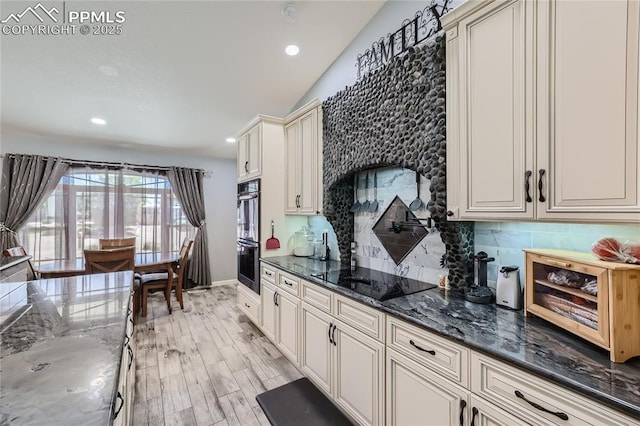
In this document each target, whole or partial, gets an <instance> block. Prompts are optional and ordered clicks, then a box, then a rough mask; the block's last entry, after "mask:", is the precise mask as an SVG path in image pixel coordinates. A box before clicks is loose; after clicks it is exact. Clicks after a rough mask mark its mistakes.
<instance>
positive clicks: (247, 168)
mask: <svg viewBox="0 0 640 426" xmlns="http://www.w3.org/2000/svg"><path fill="white" fill-rule="evenodd" d="M244 171H245V172H247V173H249V162H248V161H245V162H244Z"/></svg>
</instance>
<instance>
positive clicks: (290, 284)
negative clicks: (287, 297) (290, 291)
mask: <svg viewBox="0 0 640 426" xmlns="http://www.w3.org/2000/svg"><path fill="white" fill-rule="evenodd" d="M284 283H285V284H286V285H288V286H289V287H293V283H292V282H291V281H287V280H284Z"/></svg>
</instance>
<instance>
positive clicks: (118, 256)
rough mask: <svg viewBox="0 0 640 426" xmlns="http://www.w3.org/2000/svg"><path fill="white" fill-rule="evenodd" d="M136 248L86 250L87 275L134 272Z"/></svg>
mask: <svg viewBox="0 0 640 426" xmlns="http://www.w3.org/2000/svg"><path fill="white" fill-rule="evenodd" d="M134 256H135V247H133V246H130V247H119V248H113V249H104V250H85V251H84V268H85V273H87V274H102V273H106V272H118V271H133V269H134V267H135V263H134Z"/></svg>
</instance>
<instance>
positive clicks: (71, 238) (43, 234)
mask: <svg viewBox="0 0 640 426" xmlns="http://www.w3.org/2000/svg"><path fill="white" fill-rule="evenodd" d="M19 234H20V235H19V241H21V242H22V244H23V245H24V246H25V249H26V250H27V253H29V254H31V255H32V256H33V260H34V261H35V262H40V261H47V260H67V259H76V258H81V257H83V252H84V250H85V249H96V248H99V241H98V240H99V239H100V238H124V237H136V253H145V252H163V253H171V252H177V251H178V250H179V249H180V244H181V243H182V240H183V239H184V238H185V237H187V236H188V237H193V234H194V228H193V227H192V226H191V225H190V224H189V222H188V220H187V218H186V217H185V215H184V213H183V212H182V209H181V207H180V204H179V203H178V201H177V199H176V197H175V195H174V193H173V191H172V190H171V186H170V185H169V181H168V180H167V178H166V177H164V176H159V175H152V174H140V173H136V172H133V171H130V170H86V169H77V168H76V169H70V170H69V172H67V174H66V175H65V176H64V177H63V178H62V180H61V181H60V183H59V184H58V186H57V187H56V189H55V190H54V191H53V193H52V194H51V196H50V197H49V198H48V199H47V200H46V201H45V202H44V203H43V205H42V206H41V207H40V208H39V209H38V210H37V211H36V213H35V214H34V215H33V216H32V217H31V219H30V220H29V222H28V223H27V225H26V226H25V227H24V228H23V229H22V230H21V231H20V233H19Z"/></svg>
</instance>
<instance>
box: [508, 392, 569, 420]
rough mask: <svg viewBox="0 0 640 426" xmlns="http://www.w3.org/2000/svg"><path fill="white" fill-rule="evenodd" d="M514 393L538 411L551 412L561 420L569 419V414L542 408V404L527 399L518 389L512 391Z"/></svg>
mask: <svg viewBox="0 0 640 426" xmlns="http://www.w3.org/2000/svg"><path fill="white" fill-rule="evenodd" d="M514 393H515V394H516V396H517V397H518V398H520V399H522V400H524V401H526V402H527V403H528V404H529V405H531V406H532V407H533V408H535V409H537V410H540V411H544V412H545V413H549V414H553V415H554V416H556V417H558V418H560V419H562V420H569V416H567V415H566V414H565V413H563V412H562V411H551V410H547V409H546V408H544V407H543V406H542V405H540V404H538V403H536V402H533V401H529V400H528V399H527V398H526V397H525V396H524V395H523V394H522V392H520V391H518V390H517V391H515V392H514Z"/></svg>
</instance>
